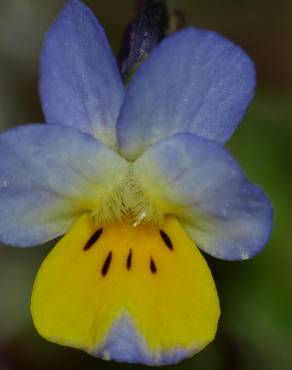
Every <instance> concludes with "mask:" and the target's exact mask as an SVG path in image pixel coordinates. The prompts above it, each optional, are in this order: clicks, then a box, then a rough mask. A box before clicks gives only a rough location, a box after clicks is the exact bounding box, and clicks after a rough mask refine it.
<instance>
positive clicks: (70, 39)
mask: <svg viewBox="0 0 292 370" xmlns="http://www.w3.org/2000/svg"><path fill="white" fill-rule="evenodd" d="M40 92H41V98H42V105H43V110H44V112H45V116H46V120H47V122H49V123H53V124H63V125H69V126H74V127H76V128H78V129H79V130H81V131H85V132H89V133H91V134H92V135H94V136H95V137H96V138H98V139H100V140H102V141H103V142H104V143H106V144H108V145H110V146H112V147H115V146H116V121H117V116H118V113H119V110H120V106H121V103H122V100H123V96H124V87H123V84H122V81H121V77H120V74H119V71H118V68H117V65H116V61H115V58H114V56H113V54H112V51H111V49H110V47H109V45H108V41H107V39H106V36H105V34H104V31H103V29H102V27H101V26H100V24H99V23H98V21H97V20H96V18H95V16H94V15H93V13H92V12H91V11H90V9H89V8H87V7H86V6H85V5H84V4H83V3H82V2H80V1H78V0H71V1H69V2H68V4H67V5H66V6H65V8H64V10H63V11H62V12H61V14H60V15H59V17H58V18H57V20H56V21H55V23H54V24H53V26H52V27H51V28H50V30H49V31H48V33H47V36H46V38H45V42H44V47H43V50H42V54H41V84H40Z"/></svg>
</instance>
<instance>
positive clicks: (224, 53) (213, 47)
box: [118, 29, 255, 159]
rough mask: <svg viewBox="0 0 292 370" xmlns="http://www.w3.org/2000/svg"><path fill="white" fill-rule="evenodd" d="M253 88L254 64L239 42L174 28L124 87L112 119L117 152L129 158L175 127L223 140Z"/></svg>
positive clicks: (191, 30)
mask: <svg viewBox="0 0 292 370" xmlns="http://www.w3.org/2000/svg"><path fill="white" fill-rule="evenodd" d="M254 88H255V69H254V65H253V63H252V62H251V60H250V59H249V57H248V56H247V55H246V54H245V53H244V51H243V50H242V49H241V48H239V47H238V46H236V45H234V44H233V43H232V42H230V41H228V40H226V39H224V38H223V37H221V36H219V35H218V34H216V33H214V32H209V31H202V30H197V29H187V30H184V31H181V32H178V33H176V34H174V35H172V36H170V37H168V38H167V39H165V40H164V41H163V42H162V43H161V44H160V45H159V46H158V47H157V48H156V49H155V50H154V51H153V53H152V54H151V56H150V57H149V59H148V60H146V61H145V63H144V64H143V65H142V66H141V67H140V69H139V70H138V72H137V74H136V76H135V77H134V79H133V82H132V83H131V84H130V86H129V88H128V90H127V93H126V98H125V101H124V104H123V106H122V110H121V114H120V117H119V121H118V138H119V144H120V147H121V150H122V154H123V155H124V156H126V157H127V158H128V159H134V158H136V157H138V155H139V154H141V153H142V152H143V151H144V150H145V149H146V148H147V147H148V146H149V145H151V144H153V143H155V142H156V141H158V140H160V139H163V138H165V137H167V136H171V135H172V134H175V133H178V132H191V133H195V134H197V135H199V136H202V137H204V138H207V139H210V140H214V141H216V142H218V143H220V144H223V143H225V142H226V141H227V140H228V139H229V137H230V136H231V135H232V133H233V131H234V130H235V128H236V126H237V124H238V122H239V121H240V120H241V119H242V117H243V114H244V113H245V111H246V109H247V106H248V105H249V103H250V101H251V99H252V97H253V93H254Z"/></svg>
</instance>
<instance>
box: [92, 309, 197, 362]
mask: <svg viewBox="0 0 292 370" xmlns="http://www.w3.org/2000/svg"><path fill="white" fill-rule="evenodd" d="M197 351H198V349H197V348H193V350H189V349H188V350H187V349H185V348H182V347H180V346H178V347H177V348H174V349H170V350H168V351H167V350H164V349H161V350H160V351H152V350H151V349H150V348H149V346H148V344H147V343H146V341H145V339H144V338H143V336H142V335H141V334H140V333H139V332H138V331H137V329H136V327H135V325H134V323H133V321H132V319H131V317H130V316H129V315H123V316H122V317H120V318H119V319H117V320H116V322H115V323H114V324H113V326H112V328H111V330H110V332H109V333H108V335H107V337H106V339H105V340H104V342H103V343H102V344H101V346H99V348H97V349H96V351H95V352H93V353H92V354H93V355H94V356H97V357H101V358H104V359H106V360H115V361H117V362H127V363H130V364H144V365H148V366H163V365H173V364H176V363H178V362H180V361H182V360H184V359H186V358H189V357H191V356H193V355H194V354H195V353H196V352H197Z"/></svg>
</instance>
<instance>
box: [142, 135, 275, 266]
mask: <svg viewBox="0 0 292 370" xmlns="http://www.w3.org/2000/svg"><path fill="white" fill-rule="evenodd" d="M135 166H136V171H137V174H138V176H139V177H140V181H141V184H142V187H143V189H145V191H146V192H147V191H149V189H152V190H150V192H149V194H150V196H151V194H154V196H153V199H152V200H153V201H154V202H158V203H159V207H160V209H161V210H162V211H164V212H165V213H170V214H173V215H175V216H176V217H177V218H178V220H179V221H180V222H181V224H182V225H183V227H184V228H185V230H186V231H187V233H188V234H189V236H190V237H191V238H192V239H193V241H194V242H195V243H196V244H197V246H198V247H200V248H201V249H202V250H203V251H205V252H207V253H209V254H210V255H212V256H215V257H218V258H221V259H226V260H242V259H248V258H251V257H253V256H254V255H256V254H258V253H259V252H260V251H261V250H262V249H263V247H264V246H265V244H266V243H267V242H268V240H269V237H270V234H271V229H272V223H273V209H272V206H271V204H270V201H269V200H268V198H267V196H266V195H265V193H264V192H263V191H262V190H261V189H260V188H259V187H258V186H255V185H253V184H251V183H250V182H249V181H248V179H247V178H246V176H245V175H244V174H243V172H242V171H241V169H240V167H239V165H238V164H237V162H236V161H235V160H234V159H233V158H232V156H231V155H230V154H229V153H228V152H227V150H226V149H224V148H223V147H222V146H220V145H218V144H216V143H214V142H212V141H209V140H206V139H203V138H200V137H199V136H196V135H194V134H176V135H174V136H172V137H170V138H167V139H164V140H162V141H160V142H159V143H157V144H155V145H153V146H152V147H150V148H149V149H148V150H147V151H146V152H145V153H144V154H143V155H142V156H141V157H140V158H139V159H138V160H137V162H136V164H135ZM147 189H148V190H147ZM153 189H155V190H153Z"/></svg>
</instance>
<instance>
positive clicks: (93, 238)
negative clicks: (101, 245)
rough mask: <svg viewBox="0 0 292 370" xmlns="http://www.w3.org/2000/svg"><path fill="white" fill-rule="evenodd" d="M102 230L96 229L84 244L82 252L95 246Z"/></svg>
mask: <svg viewBox="0 0 292 370" xmlns="http://www.w3.org/2000/svg"><path fill="white" fill-rule="evenodd" d="M102 231H103V230H102V229H98V230H97V231H96V232H95V233H94V234H93V235H92V236H91V238H90V239H89V240H88V242H87V243H86V244H85V246H84V248H83V250H84V251H88V249H90V248H91V247H92V246H93V244H95V243H96V242H97V241H98V239H99V238H100V236H101V234H102Z"/></svg>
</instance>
